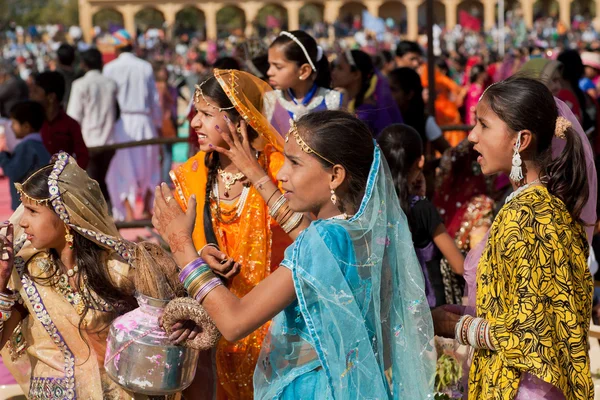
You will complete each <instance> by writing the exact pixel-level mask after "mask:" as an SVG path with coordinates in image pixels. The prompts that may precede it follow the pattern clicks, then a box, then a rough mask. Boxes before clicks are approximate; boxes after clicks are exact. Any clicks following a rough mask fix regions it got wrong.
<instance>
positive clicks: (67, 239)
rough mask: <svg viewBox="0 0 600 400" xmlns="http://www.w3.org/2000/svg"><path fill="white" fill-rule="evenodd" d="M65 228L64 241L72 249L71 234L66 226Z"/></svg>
mask: <svg viewBox="0 0 600 400" xmlns="http://www.w3.org/2000/svg"><path fill="white" fill-rule="evenodd" d="M66 228H67V233H66V234H65V241H66V242H67V246H69V249H71V250H73V240H74V238H73V235H71V231H70V230H69V228H68V227H66Z"/></svg>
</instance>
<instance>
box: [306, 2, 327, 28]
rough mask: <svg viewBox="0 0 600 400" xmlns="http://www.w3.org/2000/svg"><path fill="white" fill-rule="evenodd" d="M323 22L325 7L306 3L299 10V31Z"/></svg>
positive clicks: (319, 4)
mask: <svg viewBox="0 0 600 400" xmlns="http://www.w3.org/2000/svg"><path fill="white" fill-rule="evenodd" d="M324 20H325V6H324V5H323V4H321V3H307V4H305V5H303V6H302V8H300V29H304V30H305V29H306V28H309V27H312V25H313V24H315V23H319V22H323V21H324Z"/></svg>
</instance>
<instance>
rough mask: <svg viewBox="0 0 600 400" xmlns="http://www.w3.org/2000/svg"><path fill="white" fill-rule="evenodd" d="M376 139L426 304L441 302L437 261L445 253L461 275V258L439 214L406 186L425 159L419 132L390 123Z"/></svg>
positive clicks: (440, 277)
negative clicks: (403, 217) (415, 259)
mask: <svg viewBox="0 0 600 400" xmlns="http://www.w3.org/2000/svg"><path fill="white" fill-rule="evenodd" d="M377 142H378V143H379V146H380V147H381V151H382V153H383V155H384V156H385V158H386V160H387V162H388V164H389V167H390V171H391V173H392V178H393V179H394V185H395V186H396V192H397V193H398V197H399V198H400V206H401V207H402V210H403V211H404V213H405V214H406V215H407V217H408V225H409V227H410V230H411V232H412V238H413V242H414V246H415V251H416V253H417V256H418V258H419V262H420V263H421V267H422V268H423V274H424V275H425V282H426V288H425V289H426V294H427V300H428V301H429V306H430V307H437V306H440V305H442V304H445V303H446V300H445V292H444V282H443V279H442V273H441V270H440V261H441V259H442V257H445V258H446V259H447V260H448V262H449V263H450V267H451V268H452V271H454V273H456V274H458V275H462V273H463V264H464V258H463V256H462V254H461V252H460V250H459V249H458V248H457V247H456V244H455V243H454V240H453V239H452V237H450V235H449V234H448V232H446V227H445V226H444V223H443V220H442V217H441V216H440V214H439V213H438V211H437V209H436V208H435V206H434V205H433V203H431V202H430V201H429V200H427V198H425V197H422V196H419V195H417V194H416V193H413V192H412V191H411V189H410V188H411V187H413V186H414V182H415V181H416V180H417V179H418V177H419V174H420V173H421V171H422V169H423V164H424V162H425V158H424V156H423V142H422V140H421V136H420V135H419V133H418V132H417V131H416V130H415V129H413V128H411V127H410V126H408V125H403V124H394V125H390V126H388V127H387V128H385V129H384V130H383V131H382V132H381V135H380V137H379V138H378V139H377ZM440 253H441V254H440Z"/></svg>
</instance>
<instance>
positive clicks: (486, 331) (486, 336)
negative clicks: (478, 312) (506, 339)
mask: <svg viewBox="0 0 600 400" xmlns="http://www.w3.org/2000/svg"><path fill="white" fill-rule="evenodd" d="M454 334H455V336H456V340H457V341H458V343H460V344H462V345H469V346H472V347H474V348H476V349H488V350H496V347H495V346H494V345H493V343H492V340H491V336H490V324H489V322H488V321H486V320H485V319H483V318H475V317H472V316H470V315H463V316H462V317H461V318H460V319H459V320H458V323H457V324H456V328H455V329H454Z"/></svg>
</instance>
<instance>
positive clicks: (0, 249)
mask: <svg viewBox="0 0 600 400" xmlns="http://www.w3.org/2000/svg"><path fill="white" fill-rule="evenodd" d="M3 231H4V234H2V232H3ZM13 231H14V230H13V225H12V224H11V223H10V222H9V221H6V222H4V223H3V224H2V225H0V292H2V291H4V290H5V289H6V286H7V285H8V280H9V279H10V274H11V272H12V269H13V264H14V258H15V257H14V256H15V255H14V241H13V236H14V234H13Z"/></svg>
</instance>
